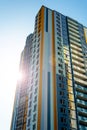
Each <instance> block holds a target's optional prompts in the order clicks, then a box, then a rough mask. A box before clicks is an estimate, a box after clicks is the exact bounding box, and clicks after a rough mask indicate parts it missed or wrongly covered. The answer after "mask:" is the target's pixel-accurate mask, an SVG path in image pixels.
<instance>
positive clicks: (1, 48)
mask: <svg viewBox="0 0 87 130" xmlns="http://www.w3.org/2000/svg"><path fill="white" fill-rule="evenodd" d="M42 5H45V6H47V7H49V8H51V9H53V10H57V11H59V12H61V13H62V14H64V15H66V16H70V17H72V18H74V19H76V20H77V21H79V22H81V23H82V24H83V25H85V26H87V0H0V130H9V129H10V123H11V115H12V108H13V102H14V94H15V88H16V80H17V72H18V66H19V61H20V53H21V51H22V49H23V47H24V45H25V40H26V37H27V35H28V34H30V33H31V32H33V29H34V19H35V15H36V14H37V12H38V10H39V9H40V7H41V6H42Z"/></svg>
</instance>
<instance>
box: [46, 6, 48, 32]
mask: <svg viewBox="0 0 87 130" xmlns="http://www.w3.org/2000/svg"><path fill="white" fill-rule="evenodd" d="M46 32H48V8H46Z"/></svg>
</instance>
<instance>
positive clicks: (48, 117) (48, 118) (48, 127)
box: [47, 72, 50, 130]
mask: <svg viewBox="0 0 87 130" xmlns="http://www.w3.org/2000/svg"><path fill="white" fill-rule="evenodd" d="M47 114H48V116H47V120H48V126H47V129H48V130H50V72H48V113H47Z"/></svg>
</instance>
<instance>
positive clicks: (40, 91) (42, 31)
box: [37, 7, 44, 130]
mask: <svg viewBox="0 0 87 130" xmlns="http://www.w3.org/2000/svg"><path fill="white" fill-rule="evenodd" d="M43 44H44V7H42V8H41V43H40V81H39V94H38V121H37V130H40V128H41V109H42V108H41V107H42V68H43Z"/></svg>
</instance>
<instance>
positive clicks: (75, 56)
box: [72, 54, 84, 62]
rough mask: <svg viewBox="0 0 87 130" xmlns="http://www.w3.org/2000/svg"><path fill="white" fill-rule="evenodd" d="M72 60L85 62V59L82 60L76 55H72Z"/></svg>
mask: <svg viewBox="0 0 87 130" xmlns="http://www.w3.org/2000/svg"><path fill="white" fill-rule="evenodd" d="M72 59H76V60H78V61H81V62H84V59H83V58H81V57H79V56H77V55H74V54H72Z"/></svg>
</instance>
